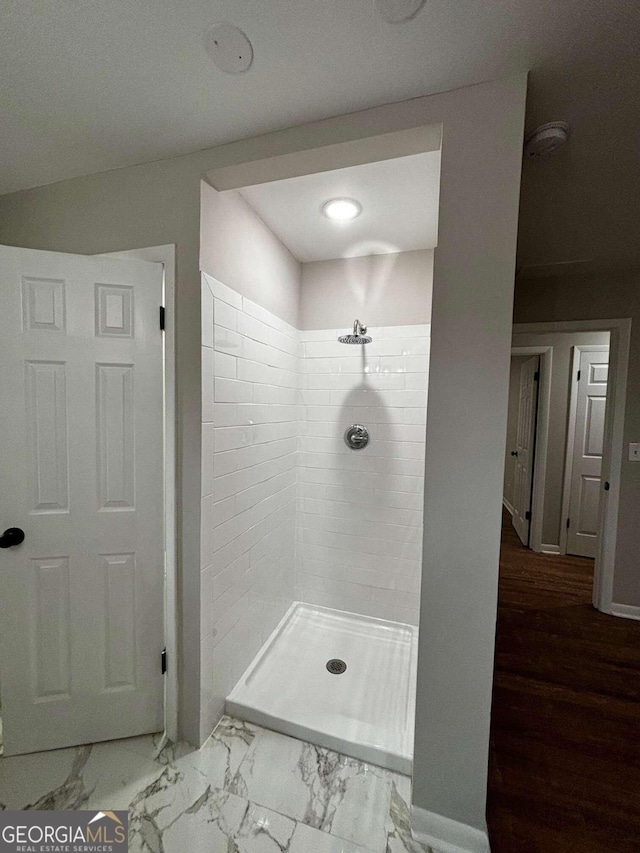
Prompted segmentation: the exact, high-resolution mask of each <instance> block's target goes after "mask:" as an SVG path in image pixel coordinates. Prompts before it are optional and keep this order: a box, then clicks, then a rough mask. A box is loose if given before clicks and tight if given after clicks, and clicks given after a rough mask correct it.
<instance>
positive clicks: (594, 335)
mask: <svg viewBox="0 0 640 853" xmlns="http://www.w3.org/2000/svg"><path fill="white" fill-rule="evenodd" d="M514 332H516V333H515V334H514V336H513V346H514V347H517V346H521V347H526V346H551V347H552V348H553V349H552V359H551V400H550V406H549V440H548V447H547V469H546V471H547V473H546V478H545V484H544V509H543V514H542V542H543V544H544V545H555V546H558V545H559V544H560V527H561V525H562V524H563V523H564V522H566V519H562V490H563V484H564V469H565V457H566V450H567V425H568V420H569V394H570V390H571V357H572V348H573V347H574V346H579V345H580V344H583V345H586V344H608V343H609V332H553V333H549V334H545V335H540V334H525V335H522V334H517V328H516V329H514ZM516 424H517V412H516Z"/></svg>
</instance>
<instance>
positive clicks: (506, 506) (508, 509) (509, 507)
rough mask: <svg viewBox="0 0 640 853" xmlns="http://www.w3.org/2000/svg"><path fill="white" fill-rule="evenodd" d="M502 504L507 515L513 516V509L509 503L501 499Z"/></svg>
mask: <svg viewBox="0 0 640 853" xmlns="http://www.w3.org/2000/svg"><path fill="white" fill-rule="evenodd" d="M502 503H503V505H504V508H505V509H506V511H507V512H508V513H509V515H513V507H512V506H511V504H510V503H509V501H508V500H507V499H506V498H502Z"/></svg>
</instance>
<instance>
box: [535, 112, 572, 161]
mask: <svg viewBox="0 0 640 853" xmlns="http://www.w3.org/2000/svg"><path fill="white" fill-rule="evenodd" d="M570 130H571V128H570V127H569V125H568V124H567V123H566V121H550V122H549V123H548V124H541V125H540V127H536V129H535V130H532V131H531V133H528V134H527V136H526V137H525V140H524V156H525V157H529V158H530V159H533V158H535V157H546V156H547V154H551V152H552V151H557V149H558V148H563V147H564V146H565V145H566V144H567V140H568V139H569V133H570Z"/></svg>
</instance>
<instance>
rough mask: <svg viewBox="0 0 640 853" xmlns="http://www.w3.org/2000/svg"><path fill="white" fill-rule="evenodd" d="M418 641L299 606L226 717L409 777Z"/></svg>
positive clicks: (403, 628)
mask: <svg viewBox="0 0 640 853" xmlns="http://www.w3.org/2000/svg"><path fill="white" fill-rule="evenodd" d="M417 633H418V631H417V628H414V627H412V626H411V625H403V624H401V623H399V622H386V621H384V620H382V619H374V618H371V617H367V616H359V615H358V614H355V613H343V612H342V611H339V610H330V609H328V608H324V607H316V606H315V605H310V604H302V603H300V602H295V603H294V604H293V605H292V606H291V608H290V609H289V610H288V611H287V613H286V614H285V616H284V618H283V619H282V621H281V622H280V624H279V625H278V627H277V628H276V629H275V631H274V632H273V633H272V634H271V636H270V637H269V639H268V640H267V642H266V643H265V644H264V646H263V647H262V649H261V650H260V651H259V652H258V654H257V655H256V657H255V658H254V660H253V661H252V663H251V664H250V665H249V668H248V669H247V671H246V672H245V673H244V675H243V676H242V678H241V679H240V681H239V682H238V683H237V684H236V686H235V687H234V689H233V691H232V692H231V694H230V695H229V697H228V698H227V703H226V707H227V712H228V713H229V714H232V715H234V716H236V717H239V718H240V719H244V720H247V721H248V722H251V723H255V724H257V725H261V726H265V727H266V728H270V729H273V730H275V731H278V732H282V733H283V734H287V735H291V736H292V737H296V738H300V739H302V740H307V741H309V742H310V743H314V744H317V745H318V746H324V747H327V748H328V749H333V750H336V751H338V752H342V753H344V754H345V755H350V756H353V757H354V758H359V759H361V760H363V761H367V762H370V763H372V764H378V765H380V766H382V767H386V768H388V769H389V770H394V771H396V772H399V773H405V774H410V773H411V765H412V759H413V728H414V717H415V697H416V669H417ZM336 661H337V663H336ZM330 662H331V663H330ZM341 662H344V663H345V664H346V669H345V670H344V672H339V671H340V670H342V668H343V667H342V666H341ZM328 664H329V666H328ZM336 671H338V672H336Z"/></svg>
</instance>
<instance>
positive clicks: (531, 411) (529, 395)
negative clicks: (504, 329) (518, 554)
mask: <svg viewBox="0 0 640 853" xmlns="http://www.w3.org/2000/svg"><path fill="white" fill-rule="evenodd" d="M539 367H540V357H539V356H537V355H534V356H532V358H529V359H527V361H525V362H524V364H523V365H522V367H521V369H520V398H519V404H518V431H517V439H516V446H515V448H514V449H513V450H512V451H511V453H512V455H513V456H514V457H515V466H514V479H513V515H512V516H511V518H512V522H513V526H514V528H515V531H516V533H517V534H518V536H519V537H520V539H521V541H522V544H523V545H526V546H528V545H529V529H530V527H531V485H532V483H533V453H534V445H535V438H536V414H537V409H538V384H539V382H538V380H539Z"/></svg>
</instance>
